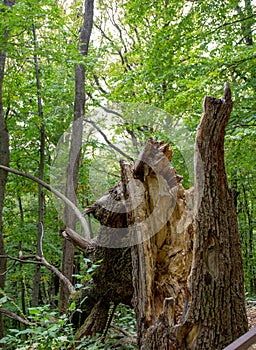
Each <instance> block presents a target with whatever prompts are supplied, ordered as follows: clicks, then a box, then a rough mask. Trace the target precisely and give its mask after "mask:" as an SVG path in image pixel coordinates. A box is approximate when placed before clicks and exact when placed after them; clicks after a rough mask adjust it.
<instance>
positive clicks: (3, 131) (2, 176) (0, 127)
mask: <svg viewBox="0 0 256 350" xmlns="http://www.w3.org/2000/svg"><path fill="white" fill-rule="evenodd" d="M4 5H5V6H7V7H9V8H11V7H12V6H13V5H14V1H12V0H4ZM1 34H2V36H3V37H4V40H3V42H5V41H6V40H7V39H8V29H7V28H6V30H5V32H4V33H1ZM5 60H6V52H5V51H4V45H3V47H2V49H1V50H0V164H2V165H5V166H8V165H9V134H8V130H7V125H6V120H5V116H4V107H3V81H4V70H5ZM6 181H7V173H6V172H5V171H4V170H0V255H2V256H5V255H6V253H5V247H4V235H3V204H4V194H5V185H6ZM6 266H7V259H6V258H2V259H0V288H1V289H2V290H4V287H5V277H6V275H5V272H6ZM3 336H4V325H3V318H2V313H0V338H2V337H3ZM1 346H2V348H5V346H4V345H1Z"/></svg>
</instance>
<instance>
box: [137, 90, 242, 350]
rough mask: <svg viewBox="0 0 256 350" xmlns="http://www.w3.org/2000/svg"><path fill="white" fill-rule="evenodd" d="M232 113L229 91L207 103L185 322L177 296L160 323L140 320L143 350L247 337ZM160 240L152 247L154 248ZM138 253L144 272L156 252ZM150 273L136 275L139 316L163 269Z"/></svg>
mask: <svg viewBox="0 0 256 350" xmlns="http://www.w3.org/2000/svg"><path fill="white" fill-rule="evenodd" d="M231 109H232V100H231V92H230V89H229V87H228V85H226V86H225V91H224V98H222V99H215V98H213V97H206V98H205V101H204V114H203V117H202V119H201V123H200V126H199V128H198V132H197V137H196V147H195V193H196V195H198V193H200V192H201V193H202V198H201V201H200V200H199V201H198V202H197V205H198V208H197V209H198V210H197V213H196V216H195V229H196V234H195V239H194V244H193V246H194V248H193V261H192V267H191V274H190V277H189V278H188V283H187V286H188V294H187V296H188V298H187V300H186V299H185V303H184V308H183V316H182V317H181V318H179V319H177V318H176V317H175V315H176V313H177V306H176V305H177V296H176V295H175V293H173V291H172V290H171V292H170V293H169V295H168V298H165V300H164V301H163V302H162V303H161V305H160V310H162V313H161V314H160V316H159V317H158V319H157V320H156V321H155V319H156V318H157V316H158V315H156V317H152V315H153V316H154V315H155V312H152V311H150V312H149V315H148V316H147V314H146V316H147V317H146V319H145V317H144V318H142V319H138V322H139V325H140V324H141V328H142V332H141V331H140V332H141V334H140V338H141V339H140V344H139V345H140V347H139V348H140V349H147V350H149V349H209V350H211V349H212V350H218V349H223V348H224V347H225V346H227V345H228V344H229V343H231V342H232V341H233V340H235V339H236V338H238V337H239V336H241V335H242V334H243V333H245V332H246V331H247V318H246V312H245V296H244V283H243V282H244V281H243V269H242V257H241V243H240V237H239V233H238V225H237V217H236V212H235V207H234V200H233V198H232V192H231V190H230V189H229V188H228V183H227V176H226V172H225V164H224V135H225V126H226V124H227V122H228V118H229V115H230V112H231ZM156 237H157V236H156ZM155 239H156V238H155V237H154V238H152V239H151V241H150V242H147V246H152V244H153V243H152V241H154V240H155ZM144 246H145V244H144ZM135 249H136V250H134V257H133V260H135V261H136V263H137V262H138V266H139V268H140V269H141V266H142V268H143V261H147V260H149V258H151V256H152V252H151V249H148V250H146V249H145V248H144V247H141V246H139V247H136V248H135ZM142 250H143V252H142V253H141V251H142ZM136 267H137V265H136ZM152 271H153V270H152ZM146 272H147V273H146V274H143V276H139V278H138V277H137V276H138V268H136V270H133V276H134V280H135V281H136V280H138V282H137V284H135V289H136V291H135V295H136V294H138V295H140V299H139V300H138V299H135V307H136V308H137V309H139V311H140V313H139V315H140V314H141V307H142V306H143V305H147V303H148V301H149V300H151V299H152V295H153V293H154V290H155V288H153V287H152V288H150V289H145V288H144V290H145V292H143V290H142V287H141V285H142V286H143V285H149V283H150V286H153V285H154V284H153V282H152V281H155V280H156V278H155V276H157V275H158V270H157V269H156V271H154V274H153V273H152V272H151V273H150V270H149V269H148V270H147V271H146ZM146 292H147V293H146ZM146 311H147V309H146ZM137 314H138V313H137ZM142 316H143V315H142ZM137 317H138V316H137ZM150 317H151V319H152V320H150Z"/></svg>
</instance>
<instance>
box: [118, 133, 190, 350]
mask: <svg viewBox="0 0 256 350" xmlns="http://www.w3.org/2000/svg"><path fill="white" fill-rule="evenodd" d="M171 157H172V150H170V149H169V145H168V144H165V143H163V142H156V141H154V139H153V138H150V139H149V140H148V142H147V144H146V145H145V147H144V149H143V150H142V152H141V154H140V156H139V158H138V160H137V161H136V162H135V165H134V170H133V174H134V177H137V178H139V179H140V180H141V181H142V182H143V185H144V188H145V193H144V198H143V201H142V202H141V204H140V206H138V207H136V208H135V209H134V210H129V209H130V208H129V207H128V208H127V212H128V225H129V226H130V227H132V226H133V224H134V221H136V220H137V221H138V220H139V221H140V225H137V226H136V233H137V235H139V236H140V237H141V238H142V239H141V242H140V244H138V245H136V246H134V247H132V263H133V286H134V296H133V304H134V307H135V311H136V319H137V330H138V343H139V348H141V349H144V348H145V349H149V347H148V345H146V343H145V340H146V339H147V334H148V330H149V329H152V327H154V326H155V325H156V323H157V322H158V320H162V322H163V323H162V325H164V327H165V329H167V330H168V327H169V326H171V325H174V324H175V323H176V322H178V321H179V320H180V319H181V318H182V310H183V306H184V303H185V302H186V300H187V298H188V290H187V278H188V276H189V273H190V267H191V260H192V248H193V235H194V227H193V223H192V222H191V221H190V223H189V224H186V225H185V222H186V220H185V218H187V214H188V213H187V208H186V195H187V199H189V196H191V191H188V192H186V191H185V190H184V188H183V187H182V185H181V177H180V176H178V175H177V174H176V172H175V170H174V169H173V168H171V167H170V160H171ZM123 173H124V176H123V182H124V183H128V182H129V179H130V177H131V176H132V169H131V168H129V166H128V165H126V168H125V170H124V171H123ZM135 193H136V188H134V189H131V188H130V193H128V194H127V197H128V196H129V197H130V198H131V201H132V198H133V197H134V194H135ZM130 206H131V207H132V204H131V205H130ZM182 223H183V224H182ZM154 346H155V348H156V349H160V348H159V347H158V344H155V345H154ZM152 349H153V347H152Z"/></svg>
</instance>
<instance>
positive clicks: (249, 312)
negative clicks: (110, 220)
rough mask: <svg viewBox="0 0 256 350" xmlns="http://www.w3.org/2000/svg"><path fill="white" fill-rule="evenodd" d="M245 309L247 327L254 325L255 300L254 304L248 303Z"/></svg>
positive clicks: (255, 319) (255, 316)
mask: <svg viewBox="0 0 256 350" xmlns="http://www.w3.org/2000/svg"><path fill="white" fill-rule="evenodd" d="M246 310H247V318H248V325H249V328H253V327H256V302H255V305H250V304H249V305H248V306H247V308H246Z"/></svg>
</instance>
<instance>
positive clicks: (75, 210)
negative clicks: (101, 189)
mask: <svg viewBox="0 0 256 350" xmlns="http://www.w3.org/2000/svg"><path fill="white" fill-rule="evenodd" d="M0 169H3V170H5V171H8V172H10V173H13V174H16V175H19V176H22V177H25V178H27V179H30V180H32V181H34V182H37V183H38V184H40V185H42V186H43V187H45V188H46V189H47V190H49V191H50V192H52V193H53V194H55V196H56V197H58V198H60V199H62V200H63V202H65V203H66V204H67V205H68V206H69V207H70V208H72V209H73V211H74V213H75V214H76V216H77V218H78V219H79V221H80V223H81V225H82V227H83V230H84V234H85V237H87V238H89V237H90V233H89V230H88V227H87V222H86V220H85V219H84V217H83V216H82V213H81V212H80V210H79V209H78V208H77V207H76V206H75V205H74V203H72V202H71V201H70V200H69V199H68V198H67V197H66V196H64V195H63V194H62V193H60V192H59V191H57V190H55V189H54V188H53V187H52V186H50V185H49V184H47V183H46V182H44V181H43V180H40V179H38V178H37V177H35V176H33V175H30V174H27V173H23V172H21V171H19V170H16V169H12V168H9V167H6V166H4V165H0ZM88 243H89V241H88Z"/></svg>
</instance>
